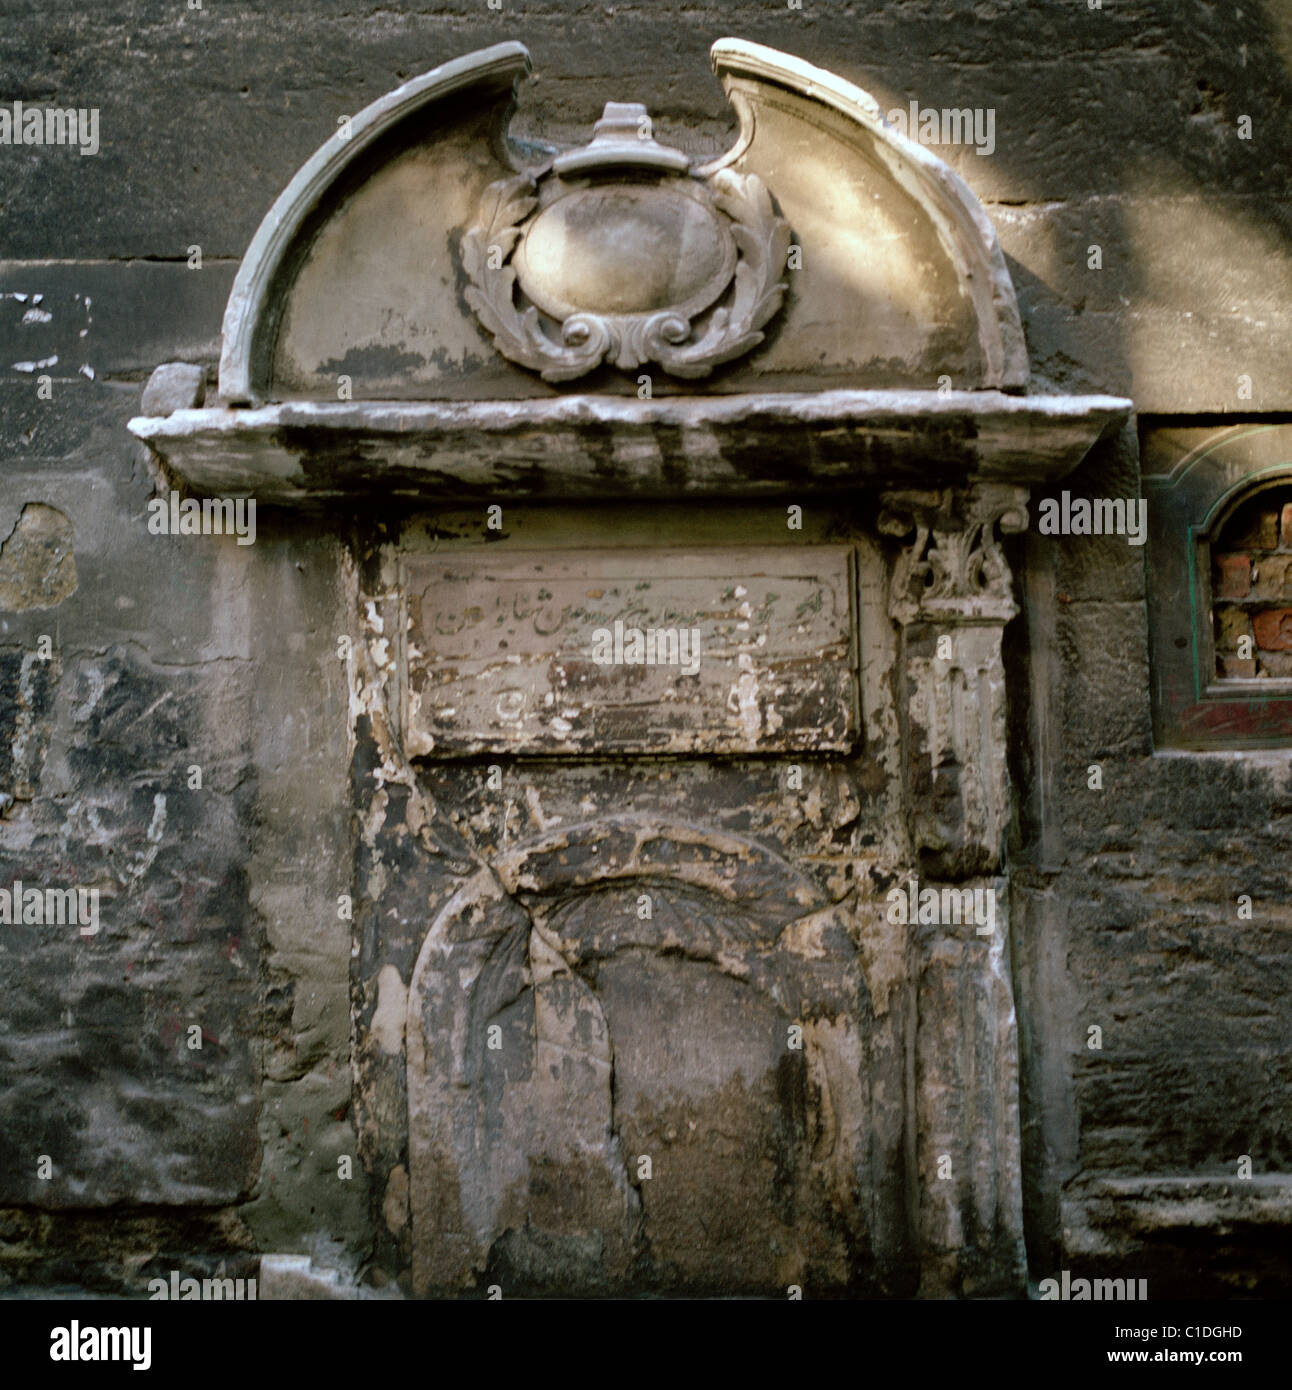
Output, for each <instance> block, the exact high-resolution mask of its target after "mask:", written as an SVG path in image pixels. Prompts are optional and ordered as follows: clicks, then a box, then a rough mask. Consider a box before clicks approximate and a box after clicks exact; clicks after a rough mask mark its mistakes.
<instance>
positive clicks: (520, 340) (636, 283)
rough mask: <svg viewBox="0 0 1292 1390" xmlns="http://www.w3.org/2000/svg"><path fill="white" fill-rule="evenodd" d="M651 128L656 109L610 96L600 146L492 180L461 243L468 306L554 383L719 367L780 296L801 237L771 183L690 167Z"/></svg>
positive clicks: (749, 338)
mask: <svg viewBox="0 0 1292 1390" xmlns="http://www.w3.org/2000/svg"><path fill="white" fill-rule="evenodd" d="M649 125H650V123H649V119H648V118H647V116H646V111H645V108H644V107H642V106H637V105H629V104H617V103H613V102H612V103H609V104H608V105H607V106H606V111H605V115H604V116H603V117H602V119H601V120H600V121H598V122H597V126H596V131H595V134H594V137H593V139H592V140H591V142H590V143H589V144H588V145H586V146H584V147H582V148H581V149H577V150H570V151H567V152H566V153H565V154H563V155H560V156H558V157H557V158H556V159H555V160H553V162H552V163H551V165H549V166H548V167H547V168H545V169H543V170H540V171H539V172H538V173H537V174H528V173H522V174H518V175H516V176H515V177H514V178H510V179H505V180H502V181H501V182H498V183H494V184H490V185H489V187H488V188H487V189H486V190H485V192H484V196H483V198H482V200H481V206H480V212H479V218H478V221H477V222H476V224H475V225H474V226H473V227H471V228H470V230H469V231H467V233H466V234H465V235H464V237H463V239H462V266H463V270H464V271H465V272H466V275H467V278H468V280H469V281H470V282H471V283H470V286H469V287H468V288H467V290H466V299H467V303H468V304H470V306H471V308H472V309H473V310H474V311H475V313H476V315H477V316H478V318H479V319H480V322H481V323H482V324H483V325H484V327H485V328H486V329H487V330H488V332H489V333H490V334H491V335H492V337H493V341H494V345H495V346H496V347H497V349H498V351H499V352H501V353H502V354H503V356H504V357H507V358H509V359H510V360H511V361H513V362H518V363H520V365H521V366H524V367H528V368H530V369H531V370H533V371H537V372H539V373H541V374H542V376H543V379H544V380H545V381H571V380H573V379H574V378H576V377H580V376H583V375H585V374H586V373H588V372H590V371H592V370H593V369H594V368H596V367H598V366H599V365H600V364H601V363H602V362H606V361H610V362H613V363H614V365H615V366H616V367H619V368H621V369H623V370H631V369H633V368H635V367H641V366H643V365H645V364H646V363H648V362H654V363H657V364H658V365H659V366H660V367H662V368H663V369H664V370H665V371H666V372H669V373H671V374H672V375H673V376H678V377H688V378H694V377H703V376H707V375H708V374H709V373H710V372H711V371H712V370H713V369H714V367H716V366H718V365H719V364H720V363H723V362H728V361H730V360H731V359H732V358H735V357H739V356H742V355H743V354H744V353H747V352H749V351H750V350H751V349H753V348H755V347H757V345H758V344H759V343H761V342H762V341H763V337H764V334H763V331H762V330H763V328H764V326H765V325H766V324H767V322H768V321H769V320H770V319H771V318H772V316H773V315H774V314H775V313H776V312H777V310H778V309H779V308H780V307H781V303H782V300H783V298H784V294H785V283H784V281H783V280H782V279H781V274H782V271H783V270H784V268H785V263H786V257H787V255H788V252H789V242H790V232H789V226H788V224H787V223H786V222H785V221H784V219H782V218H781V217H778V216H777V215H776V212H775V210H774V209H773V207H772V200H771V196H770V194H769V193H768V191H767V188H766V187H765V186H764V184H763V182H762V180H761V179H759V178H758V177H757V175H755V174H737V173H735V172H733V171H732V170H730V169H720V170H718V171H717V172H715V173H713V174H712V175H711V176H709V177H707V178H699V177H696V176H694V175H691V174H689V173H687V172H686V171H687V169H688V168H689V161H688V160H687V157H686V156H685V155H684V154H682V153H681V151H678V150H673V149H669V148H668V147H666V146H663V145H658V144H656V142H655V141H654V140H653V139H652V138H650V136H649V134H648V132H649Z"/></svg>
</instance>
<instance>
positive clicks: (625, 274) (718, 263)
mask: <svg viewBox="0 0 1292 1390" xmlns="http://www.w3.org/2000/svg"><path fill="white" fill-rule="evenodd" d="M515 264H516V278H517V280H518V282H519V284H520V287H521V289H522V290H524V292H525V293H526V294H527V295H528V296H529V297H530V299H532V300H533V301H534V303H535V304H537V305H538V307H539V308H540V309H542V310H543V311H544V312H545V313H547V314H550V315H551V316H552V317H553V318H557V319H564V318H567V317H569V316H570V315H571V314H576V313H597V314H648V313H652V312H656V311H658V310H663V309H671V310H674V311H675V312H677V313H680V314H683V315H685V316H687V317H690V316H691V315H693V314H697V313H699V312H700V310H702V309H705V308H707V307H708V306H709V305H710V304H712V303H713V302H714V300H716V299H717V298H718V296H719V295H720V294H721V293H722V292H723V290H725V289H726V287H727V285H728V284H729V283H730V281H731V277H732V274H733V273H734V271H735V264H736V247H735V243H734V241H733V240H732V237H731V234H730V232H729V231H728V230H727V228H726V226H725V225H724V222H723V219H722V218H721V217H720V216H719V214H718V213H717V212H715V211H714V210H713V209H712V208H710V207H708V206H707V205H706V204H705V203H702V202H701V201H699V199H697V198H695V197H691V196H688V195H687V194H686V193H684V192H682V191H681V190H680V189H671V188H668V187H661V186H659V185H640V184H625V183H612V184H599V185H597V186H595V187H592V188H584V189H580V190H578V191H577V192H574V193H570V194H568V195H567V196H565V197H563V198H559V199H557V201H556V202H554V203H552V204H551V205H550V206H549V207H547V208H546V209H544V210H543V211H542V212H540V213H539V214H538V216H537V217H536V218H535V219H534V220H533V222H532V223H531V224H530V226H529V227H528V228H527V229H526V233H525V237H524V240H523V242H522V243H521V245H520V247H519V248H518V249H517V252H516V256H515Z"/></svg>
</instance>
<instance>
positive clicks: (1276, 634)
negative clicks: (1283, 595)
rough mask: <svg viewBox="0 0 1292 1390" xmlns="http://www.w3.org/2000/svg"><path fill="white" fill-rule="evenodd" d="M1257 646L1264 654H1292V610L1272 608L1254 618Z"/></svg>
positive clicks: (1253, 627) (1253, 625)
mask: <svg viewBox="0 0 1292 1390" xmlns="http://www.w3.org/2000/svg"><path fill="white" fill-rule="evenodd" d="M1252 630H1253V631H1254V632H1255V633H1256V645H1257V646H1258V647H1259V648H1260V649H1261V651H1263V652H1292V608H1270V609H1268V610H1267V611H1266V612H1264V613H1257V614H1256V615H1255V617H1253V618H1252Z"/></svg>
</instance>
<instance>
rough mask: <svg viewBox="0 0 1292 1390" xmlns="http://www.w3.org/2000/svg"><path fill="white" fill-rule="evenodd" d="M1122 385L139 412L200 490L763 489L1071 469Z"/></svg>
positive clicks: (547, 493) (340, 495)
mask: <svg viewBox="0 0 1292 1390" xmlns="http://www.w3.org/2000/svg"><path fill="white" fill-rule="evenodd" d="M1131 409H1132V403H1131V402H1130V401H1129V400H1125V399H1122V398H1120V397H1116V396H1017V395H1007V394H1005V393H1003V392H999V391H950V392H946V393H939V392H937V391H911V390H894V391H849V390H836V391H822V392H813V393H776V394H773V393H765V394H760V395H741V396H677V397H667V396H665V397H659V398H657V399H655V400H651V401H640V400H636V399H633V398H625V397H617V396H591V395H571V396H562V397H559V398H556V399H544V400H518V401H469V402H451V401H419V402H398V401H338V402H333V401H294V402H288V403H284V404H280V405H269V406H262V407H259V408H257V409H251V410H248V409H237V410H235V409H229V408H227V407H219V408H214V409H205V410H178V411H176V412H175V413H174V414H172V415H169V416H165V417H141V418H136V419H134V420H131V421H130V429H131V431H132V432H133V433H134V434H135V435H136V436H138V438H140V439H142V440H144V441H145V442H146V443H147V444H148V446H149V448H150V449H151V450H152V451H153V453H154V454H155V455H156V456H157V458H158V459H159V460H160V461H161V463H162V464H163V466H164V467H165V468H166V469H167V470H168V471H169V473H170V474H171V475H172V476H173V477H174V479H175V480H176V481H177V482H182V483H183V484H184V485H185V486H186V487H187V488H188V489H189V490H191V491H192V492H194V493H197V494H199V495H208V496H211V495H218V496H249V497H255V498H256V499H257V500H258V501H261V502H264V503H266V504H281V505H289V506H304V505H308V504H322V503H327V502H329V501H341V500H345V499H349V500H351V501H353V500H356V499H358V498H359V497H368V498H374V499H379V498H382V497H406V498H407V497H413V498H419V499H424V500H426V501H428V502H430V501H434V502H450V501H461V502H470V501H477V500H488V501H497V500H499V499H501V498H518V499H519V498H530V499H536V500H541V499H551V500H559V499H577V498H583V499H613V498H679V497H704V496H714V497H742V496H748V497H767V496H774V495H782V496H786V495H794V494H798V493H802V492H804V491H818V492H819V491H839V490H852V489H856V488H868V487H879V486H890V487H891V486H894V485H897V486H917V487H929V486H951V485H965V484H970V483H975V482H1008V483H1015V484H1019V485H1021V486H1026V487H1031V486H1035V485H1036V484H1040V483H1046V482H1051V481H1054V480H1055V479H1058V478H1061V477H1063V476H1064V475H1065V474H1067V473H1069V472H1071V470H1072V469H1073V468H1075V467H1076V466H1077V464H1078V463H1079V462H1080V461H1081V459H1082V458H1083V457H1084V456H1085V454H1086V453H1087V452H1088V451H1089V449H1090V448H1091V446H1092V445H1093V444H1094V443H1095V441H1096V440H1097V439H1098V438H1100V436H1101V435H1103V434H1105V433H1106V432H1108V431H1109V430H1111V429H1114V428H1116V427H1117V426H1118V425H1119V424H1120V423H1121V422H1122V421H1123V420H1125V418H1126V417H1127V416H1128V415H1129V413H1130V411H1131Z"/></svg>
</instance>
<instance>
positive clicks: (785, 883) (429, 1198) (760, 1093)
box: [406, 815, 905, 1294]
mask: <svg viewBox="0 0 1292 1390" xmlns="http://www.w3.org/2000/svg"><path fill="white" fill-rule="evenodd" d="M643 897H646V898H649V899H650V901H651V904H652V910H651V912H650V915H649V916H643V915H642V907H641V904H642V899H643ZM680 919H685V920H684V922H683V921H681V920H680ZM679 926H683V927H684V930H679V929H678V928H679ZM858 930H859V928H858V926H857V925H856V921H855V919H854V914H853V911H852V909H851V908H850V907H849V906H847V905H838V904H832V903H831V902H830V901H829V900H828V899H827V898H826V897H825V896H824V894H822V892H821V891H820V889H819V888H817V887H816V886H815V885H814V884H812V883H811V882H810V881H809V880H808V879H806V878H805V877H804V876H803V875H802V874H801V873H800V872H798V871H797V870H796V869H794V868H793V867H792V866H791V865H790V864H789V863H787V862H786V861H784V860H782V859H780V858H779V857H778V856H776V855H774V854H771V853H769V852H768V851H767V850H765V849H763V848H762V847H760V846H758V845H756V844H754V843H753V842H752V841H749V840H746V839H744V838H742V837H740V836H735V835H729V834H724V833H722V832H718V831H713V830H709V829H701V828H698V827H695V826H689V825H680V824H672V823H669V822H666V821H660V820H657V819H654V818H651V817H645V816H635V815H622V816H617V817H614V818H611V819H608V820H604V821H598V822H595V823H589V824H585V825H577V826H571V827H568V828H562V829H560V830H556V831H551V832H549V833H547V834H545V835H542V836H540V837H538V838H537V839H534V840H532V841H530V842H528V843H526V844H524V845H521V846H519V847H517V848H515V849H513V850H510V851H508V852H507V853H506V854H505V855H503V856H501V857H500V858H499V859H498V860H497V861H496V862H495V863H494V864H493V865H492V866H490V868H488V869H484V870H481V871H480V872H478V873H477V874H476V875H475V876H474V877H473V878H472V879H470V880H469V881H468V882H467V883H466V884H465V885H464V886H463V887H462V888H461V890H460V891H459V892H458V893H457V894H456V895H455V897H454V898H453V899H452V900H451V901H450V902H449V903H448V905H447V906H446V907H445V908H444V910H443V911H442V912H441V913H440V914H439V916H438V917H437V918H436V919H435V921H434V922H433V923H432V925H431V927H430V929H429V931H428V933H427V936H426V939H425V941H424V943H423V945H422V948H421V951H420V953H419V956H418V959H417V963H416V966H415V969H414V972H413V976H412V980H411V985H410V990H409V997H408V1016H407V1025H406V1037H407V1077H408V1107H409V1161H410V1203H411V1214H412V1236H413V1279H414V1287H415V1289H416V1291H417V1292H418V1293H421V1294H427V1293H432V1292H435V1291H437V1290H448V1289H454V1288H459V1289H460V1288H463V1287H464V1286H469V1285H470V1284H471V1283H472V1282H473V1281H474V1280H476V1279H478V1278H481V1277H482V1276H484V1275H485V1274H486V1272H487V1271H490V1270H496V1269H497V1268H498V1266H499V1261H500V1260H506V1261H507V1266H506V1267H507V1269H508V1273H509V1275H510V1279H511V1281H513V1282H514V1280H515V1279H516V1278H517V1277H518V1274H517V1271H520V1272H521V1273H520V1276H519V1277H523V1273H524V1271H525V1270H527V1269H528V1270H529V1271H530V1272H531V1273H532V1275H533V1278H534V1281H535V1284H536V1285H539V1286H541V1283H542V1275H541V1264H542V1258H543V1257H542V1254H541V1252H542V1251H547V1252H549V1253H554V1252H559V1254H560V1258H561V1261H562V1269H563V1274H562V1278H563V1279H565V1280H566V1281H567V1285H566V1286H567V1287H568V1281H569V1280H570V1279H571V1278H573V1279H574V1280H575V1281H576V1282H582V1284H583V1285H584V1287H585V1288H587V1289H589V1290H596V1289H601V1290H606V1291H612V1290H613V1289H614V1288H615V1287H616V1286H627V1285H628V1284H629V1283H630V1276H631V1280H632V1281H633V1286H634V1287H635V1288H638V1289H640V1287H641V1284H642V1282H643V1281H645V1282H647V1283H649V1282H652V1281H653V1282H655V1283H656V1284H658V1285H659V1286H661V1287H672V1288H677V1289H690V1290H692V1291H702V1290H704V1289H713V1290H725V1291H726V1292H727V1293H731V1292H733V1291H738V1290H739V1289H741V1288H744V1289H747V1290H749V1291H757V1290H762V1291H769V1290H771V1289H773V1288H775V1287H777V1286H780V1287H783V1286H784V1285H785V1284H788V1283H794V1282H799V1283H802V1282H804V1281H808V1282H811V1280H812V1279H813V1278H814V1277H816V1278H821V1279H822V1280H824V1281H828V1282H829V1283H831V1284H832V1285H833V1286H835V1287H839V1286H847V1285H848V1284H849V1283H851V1282H854V1281H858V1280H859V1281H862V1282H864V1281H865V1279H866V1278H867V1271H868V1269H869V1267H870V1266H871V1265H873V1264H876V1263H881V1264H882V1265H883V1267H884V1268H885V1269H886V1270H888V1271H891V1270H892V1268H893V1267H894V1265H895V1263H896V1262H898V1260H899V1258H900V1257H899V1251H900V1248H901V1246H902V1244H903V1241H904V1240H905V1233H904V1213H903V1193H902V1184H901V1159H900V1154H901V1149H902V1133H903V1116H902V1105H901V1094H902V1078H903V1066H902V1056H903V1053H902V1041H901V1036H900V1032H901V1029H900V1026H899V1024H898V1022H897V1016H898V1015H900V1013H901V1010H899V1009H895V1008H893V1009H890V1008H889V1001H888V1000H887V999H885V1000H883V1001H882V1003H881V1004H880V1005H879V1007H878V1008H877V1007H876V1001H875V1000H874V999H873V998H872V992H871V989H870V987H869V986H868V984H867V981H866V978H865V969H864V964H863V962H864V959H865V954H866V953H865V951H864V950H862V951H859V950H858V943H857V942H856V940H855V937H856V934H857V932H858ZM617 962H622V964H623V968H624V970H625V971H626V974H625V976H624V978H625V979H628V978H629V977H630V978H631V988H629V989H627V990H621V991H619V992H617V985H616V978H615V972H616V970H617V969H619V965H618V964H617ZM629 997H631V999H632V1000H633V1004H632V1007H633V1008H636V1009H638V1010H640V1009H642V1008H646V1009H654V1010H657V1011H658V1028H657V1029H654V1030H653V1029H652V1027H651V1026H650V1023H649V1021H648V1022H647V1024H646V1026H645V1027H643V1024H642V1019H641V1017H636V1018H635V1019H634V1022H633V1026H632V1027H631V1028H630V1029H628V1030H627V1033H628V1034H629V1035H631V1037H632V1038H633V1039H634V1045H635V1046H636V1047H638V1048H641V1046H642V1043H641V1039H642V1037H643V1036H645V1037H647V1038H651V1037H653V1038H654V1041H652V1042H650V1043H649V1045H648V1046H647V1047H646V1049H645V1052H644V1053H643V1054H642V1055H638V1056H625V1055H623V1054H622V1053H619V1052H617V1051H616V1046H617V1044H618V1045H620V1046H622V1045H623V1038H622V1037H616V1027H615V1019H616V1009H617V1008H618V1007H621V1004H622V1001H623V1000H624V999H626V998H629ZM733 1003H736V1004H738V1007H732V1005H733ZM677 1008H683V1009H685V1011H686V1012H685V1019H686V1024H687V1026H686V1027H685V1028H683V1029H678V1030H677V1032H678V1037H677V1038H676V1039H675V1038H673V1037H672V1035H671V1034H670V1032H669V1020H670V1010H672V1009H677ZM880 1014H882V1015H883V1017H882V1018H881V1017H879V1015H880ZM793 1029H797V1030H799V1035H798V1036H796V1035H795V1033H794V1032H792V1031H791V1030H793ZM733 1030H734V1031H733ZM697 1038H698V1039H700V1040H701V1042H700V1044H698V1046H699V1048H700V1050H699V1051H697V1050H696V1048H697V1044H696V1042H695V1039H697ZM688 1040H689V1041H688ZM800 1042H801V1047H800V1045H799V1044H800ZM675 1043H676V1044H677V1045H676V1046H675V1045H674V1044H675ZM688 1047H689V1048H690V1049H691V1050H690V1052H688V1051H687V1048H688ZM697 1107H698V1108H697ZM724 1107H732V1113H733V1115H734V1114H735V1113H736V1112H739V1119H738V1120H733V1122H732V1123H731V1124H730V1125H727V1124H724V1123H723V1119H722V1117H723V1114H724ZM692 1113H694V1114H698V1115H701V1116H703V1117H704V1118H705V1119H706V1120H708V1121H711V1122H712V1123H707V1124H705V1125H703V1126H702V1127H701V1133H704V1132H707V1133H708V1134H709V1136H710V1138H708V1139H705V1140H704V1142H705V1143H708V1144H710V1145H712V1144H714V1143H716V1144H717V1145H718V1146H719V1149H721V1146H723V1145H725V1146H726V1149H725V1150H722V1151H721V1152H719V1151H717V1150H714V1149H713V1148H712V1147H710V1148H709V1149H707V1150H706V1149H702V1148H699V1147H694V1146H692V1147H688V1145H689V1144H691V1137H690V1131H694V1130H695V1129H696V1126H695V1125H694V1124H691V1125H690V1129H689V1130H688V1122H687V1118H686V1117H687V1115H688V1114H692ZM679 1131H680V1133H679ZM724 1131H725V1134H724ZM669 1133H671V1134H673V1136H674V1138H673V1140H671V1141H670V1140H669V1139H668V1138H667V1137H666V1136H667V1134H669ZM643 1135H654V1140H653V1142H647V1141H645V1140H643V1139H642V1136H643ZM714 1135H716V1136H717V1138H716V1139H713V1138H712V1136H714ZM737 1136H738V1137H737ZM695 1142H696V1143H697V1144H698V1143H699V1142H700V1140H699V1139H698V1138H697V1140H696V1141H695ZM643 1143H645V1144H646V1147H647V1148H648V1149H649V1150H650V1152H647V1153H645V1154H643V1152H642V1144H643ZM643 1157H649V1158H651V1159H652V1161H653V1165H654V1167H653V1171H652V1172H650V1174H649V1176H643V1173H642V1169H641V1166H640V1165H641V1159H642V1158H643ZM715 1162H716V1163H718V1164H719V1165H720V1171H718V1172H717V1173H716V1174H715V1175H712V1176H714V1181H715V1183H720V1184H721V1187H720V1189H717V1190H719V1191H720V1193H721V1197H722V1200H721V1201H717V1200H715V1201H713V1202H711V1203H710V1204H709V1205H708V1206H704V1204H703V1197H704V1184H705V1180H706V1179H705V1171H706V1165H711V1164H713V1163H715ZM683 1172H685V1175H686V1180H685V1181H684V1182H676V1183H674V1182H673V1179H674V1177H675V1176H680V1175H681V1174H682V1173H683ZM760 1189H761V1190H760ZM742 1192H747V1197H748V1200H747V1202H746V1201H745V1200H744V1199H743V1198H742V1196H741V1194H742ZM688 1203H689V1205H687V1204H688ZM697 1203H698V1204H699V1205H698V1206H697ZM724 1214H725V1219H728V1221H729V1223H731V1224H732V1225H733V1229H731V1230H728V1231H725V1232H723V1231H721V1230H718V1229H716V1228H715V1227H714V1225H713V1223H714V1222H715V1221H718V1222H721V1220H722V1219H724ZM701 1226H704V1227H705V1228H706V1229H705V1230H703V1231H702V1230H701V1229H700V1227H701ZM536 1252H538V1253H536Z"/></svg>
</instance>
